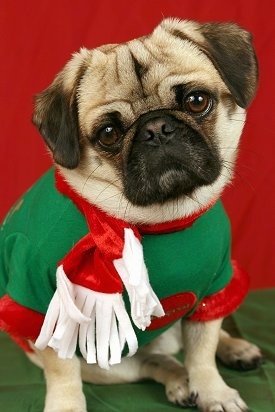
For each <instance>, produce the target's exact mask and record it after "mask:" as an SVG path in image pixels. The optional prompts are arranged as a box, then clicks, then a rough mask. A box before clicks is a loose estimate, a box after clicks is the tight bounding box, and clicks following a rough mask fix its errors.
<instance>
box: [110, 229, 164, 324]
mask: <svg viewBox="0 0 275 412" xmlns="http://www.w3.org/2000/svg"><path fill="white" fill-rule="evenodd" d="M124 237H125V242H124V249H123V253H122V258H120V259H116V260H114V261H113V263H114V266H115V268H116V270H117V272H118V274H119V276H120V277H121V279H122V281H123V283H124V286H125V288H126V290H127V293H128V295H129V299H130V303H131V317H132V320H133V322H134V323H135V325H136V326H137V327H138V328H139V329H141V330H145V329H146V328H147V327H148V326H149V325H150V324H151V316H156V317H161V316H164V314H165V313H164V310H163V308H162V305H161V303H160V301H159V299H158V297H157V296H156V294H155V292H154V291H153V289H152V287H151V285H150V283H149V277H148V272H147V268H146V266H145V263H144V257H143V248H142V245H141V243H140V241H139V240H138V239H137V238H136V236H135V235H134V232H133V231H132V229H129V228H126V229H124Z"/></svg>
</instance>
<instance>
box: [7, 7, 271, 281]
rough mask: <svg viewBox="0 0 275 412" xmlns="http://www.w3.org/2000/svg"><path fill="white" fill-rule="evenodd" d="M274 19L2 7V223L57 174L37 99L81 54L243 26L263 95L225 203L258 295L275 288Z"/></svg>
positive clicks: (252, 13)
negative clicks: (155, 32)
mask: <svg viewBox="0 0 275 412" xmlns="http://www.w3.org/2000/svg"><path fill="white" fill-rule="evenodd" d="M273 9H274V7H273V0H261V1H260V0H250V1H247V0H231V1H221V0H207V1H204V0H197V2H194V1H191V0H188V1H186V0H169V1H162V0H157V1H155V0H136V1H132V2H130V1H119V0H118V1H116V2H113V1H108V0H79V1H71V2H70V1H60V0H55V1H52V0H40V1H30V0H29V1H28V0H25V1H22V2H21V1H18V2H13V1H9V0H1V6H0V42H1V44H0V46H1V47H0V53H1V65H0V70H1V73H0V79H1V80H0V82H1V89H0V105H1V110H0V116H1V122H0V124H1V138H0V167H1V170H0V219H2V218H3V217H4V215H5V214H6V212H7V211H8V209H9V207H10V206H11V205H12V203H13V202H14V201H15V200H16V199H17V198H18V196H20V195H21V194H22V193H23V191H25V190H26V189H27V188H28V187H29V185H31V184H32V183H33V182H34V180H35V179H37V178H38V177H39V175H40V174H41V173H42V172H43V171H45V170H46V169H47V168H48V167H49V165H50V164H51V162H50V158H49V156H48V154H47V152H46V150H45V147H44V143H43V141H42V139H41V138H40V137H39V134H38V132H37V130H36V129H35V128H34V126H32V124H31V120H30V119H31V115H32V107H33V96H34V94H35V93H37V92H39V91H41V90H42V89H44V88H45V87H47V85H48V84H49V83H50V82H51V81H52V79H53V76H54V75H55V74H56V73H57V71H59V70H60V69H61V68H62V67H63V65H64V64H65V62H66V61H67V60H68V59H69V57H70V55H71V53H72V52H73V51H76V50H78V49H79V48H80V47H81V46H86V47H89V48H92V47H95V46H97V45H100V44H102V43H110V42H112V43H113V42H120V41H124V40H128V39H130V38H133V37H136V36H140V35H143V34H146V33H148V32H149V31H151V30H152V29H153V27H154V26H155V25H156V24H158V23H159V21H160V20H161V19H162V18H163V17H168V16H174V17H181V18H187V19H195V20H200V21H228V20H230V21H236V22H238V23H239V24H241V25H242V26H244V27H245V28H246V29H248V30H250V31H252V33H253V36H254V44H255V47H256V51H257V54H258V58H259V65H260V85H259V90H258V94H257V96H256V99H255V100H254V102H253V103H252V105H251V107H250V109H249V113H248V119H247V124H246V126H245V131H244V134H243V139H242V144H241V150H240V155H239V160H238V166H237V172H236V178H235V180H234V182H233V184H232V185H231V186H230V187H229V188H228V189H227V190H226V192H225V195H224V203H225V206H226V208H227V211H228V213H229V215H230V217H231V221H232V229H233V256H234V257H236V258H238V259H239V261H240V263H241V264H242V265H243V266H244V267H245V268H246V269H247V270H248V271H249V272H250V275H251V288H260V287H271V286H272V287H274V286H275V247H274V246H275V241H274V237H275V217H274V213H275V193H274V188H275V166H274V157H275V142H274V127H275V122H274V100H275V87H274V73H275V53H274V52H275V46H274V43H275V24H274V21H275V15H274V11H273Z"/></svg>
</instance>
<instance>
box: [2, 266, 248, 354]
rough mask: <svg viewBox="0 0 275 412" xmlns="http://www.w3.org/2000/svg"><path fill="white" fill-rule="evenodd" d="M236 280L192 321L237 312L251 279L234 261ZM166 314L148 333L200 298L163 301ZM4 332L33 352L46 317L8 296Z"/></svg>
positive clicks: (201, 306)
mask: <svg viewBox="0 0 275 412" xmlns="http://www.w3.org/2000/svg"><path fill="white" fill-rule="evenodd" d="M232 265H233V271H234V274H233V277H232V280H231V281H230V283H229V284H228V285H227V286H226V287H225V288H224V289H222V290H220V291H219V292H217V293H215V294H213V295H211V296H208V297H206V298H204V299H203V300H201V301H200V303H199V304H198V306H197V309H196V310H195V312H194V313H193V314H192V315H191V316H190V317H187V319H188V320H191V321H199V322H205V321H210V320H214V319H218V318H222V317H225V316H228V315H229V314H230V313H232V312H233V311H235V310H236V309H237V308H238V307H239V306H240V304H241V303H242V301H243V299H244V298H245V296H246V294H247V291H248V287H249V278H248V275H247V273H246V272H244V271H243V270H241V269H240V267H239V266H238V264H237V262H235V261H233V262H232ZM161 302H162V304H163V306H164V309H165V312H166V315H164V316H163V317H162V318H154V319H152V324H151V325H150V326H149V328H148V329H147V330H154V329H159V328H162V327H164V326H166V325H167V324H169V323H171V322H174V321H176V320H177V319H179V318H181V317H182V316H184V315H186V314H187V313H188V312H189V311H190V310H191V309H192V307H193V306H194V304H195V303H196V296H195V295H194V294H193V293H191V292H185V293H179V294H177V295H173V296H171V297H168V298H164V299H161ZM0 313H1V320H0V330H5V331H6V332H7V333H9V334H10V336H11V337H12V339H13V340H14V341H15V342H16V343H17V344H18V345H19V346H20V347H21V348H22V349H23V350H25V351H27V352H31V351H32V349H31V347H30V345H29V343H28V340H30V341H35V340H36V338H37V336H38V335H39V333H40V329H41V327H42V324H43V321H44V315H43V314H41V313H39V312H36V311H34V310H32V309H28V308H26V307H25V306H22V305H20V304H19V303H17V302H15V301H14V300H13V299H12V298H11V297H10V296H8V295H5V296H3V297H2V298H1V299H0Z"/></svg>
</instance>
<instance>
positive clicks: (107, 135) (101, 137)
mask: <svg viewBox="0 0 275 412" xmlns="http://www.w3.org/2000/svg"><path fill="white" fill-rule="evenodd" d="M97 138H98V141H99V143H100V144H101V145H102V146H112V145H113V144H115V143H116V142H117V141H118V140H119V138H120V133H119V131H118V130H117V128H116V127H115V126H113V125H112V124H109V125H107V126H105V127H103V128H102V129H100V130H99V132H98V134H97Z"/></svg>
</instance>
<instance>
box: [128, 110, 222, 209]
mask: <svg viewBox="0 0 275 412" xmlns="http://www.w3.org/2000/svg"><path fill="white" fill-rule="evenodd" d="M220 171H221V161H220V158H219V155H218V151H217V149H216V148H215V146H214V145H213V144H210V143H209V142H208V141H206V139H205V138H204V137H203V136H202V135H201V134H200V132H198V131H197V130H195V129H194V128H192V127H191V126H189V125H186V124H185V123H183V122H181V121H180V120H178V119H176V118H175V117H173V116H171V115H163V116H156V117H153V118H149V120H148V119H147V120H145V121H143V122H142V124H141V125H140V127H138V128H137V131H136V134H135V137H134V139H133V144H132V147H131V150H130V152H129V155H128V160H127V163H126V165H125V170H124V191H125V196H126V197H127V198H128V200H129V201H130V202H131V203H132V204H134V205H137V206H150V205H152V204H156V203H164V202H166V201H168V200H172V199H176V198H179V197H181V196H184V195H185V196H192V193H193V192H194V191H195V190H196V189H197V188H199V187H201V186H207V185H210V184H212V183H214V181H215V180H216V179H217V178H218V177H219V175H220Z"/></svg>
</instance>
